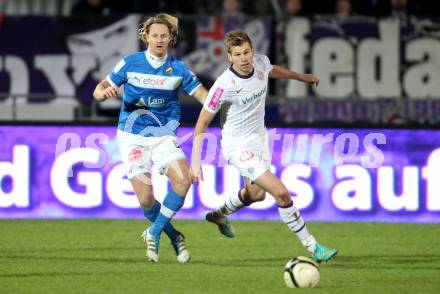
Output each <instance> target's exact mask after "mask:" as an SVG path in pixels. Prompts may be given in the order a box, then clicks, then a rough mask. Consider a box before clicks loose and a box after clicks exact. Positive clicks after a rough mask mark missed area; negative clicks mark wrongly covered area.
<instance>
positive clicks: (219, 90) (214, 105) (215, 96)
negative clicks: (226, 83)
mask: <svg viewBox="0 0 440 294" xmlns="http://www.w3.org/2000/svg"><path fill="white" fill-rule="evenodd" d="M223 91H224V89H222V88H220V87H218V88H217V89H216V90H215V92H214V94H213V95H212V99H211V101H210V102H209V109H211V110H215V109H216V108H217V105H218V101H219V100H220V97H221V96H222V94H223Z"/></svg>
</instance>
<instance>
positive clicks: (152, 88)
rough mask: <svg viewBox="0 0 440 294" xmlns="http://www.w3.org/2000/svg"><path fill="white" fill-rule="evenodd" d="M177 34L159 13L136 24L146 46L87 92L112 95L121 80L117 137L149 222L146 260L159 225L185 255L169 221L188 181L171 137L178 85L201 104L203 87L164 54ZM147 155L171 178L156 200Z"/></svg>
mask: <svg viewBox="0 0 440 294" xmlns="http://www.w3.org/2000/svg"><path fill="white" fill-rule="evenodd" d="M177 34H178V19H177V18H176V17H174V16H171V15H169V14H166V13H159V14H157V15H155V16H153V17H150V18H148V19H147V20H146V21H145V22H144V23H143V24H142V26H141V28H140V30H139V38H140V39H141V40H142V41H143V42H144V43H145V44H146V45H147V50H146V51H141V52H136V53H133V54H131V55H128V56H125V57H124V58H123V59H121V60H120V61H119V62H118V63H117V64H116V65H115V67H114V68H113V70H112V72H111V73H110V74H109V75H108V76H107V77H106V78H105V79H104V80H102V81H101V82H100V83H99V84H98V85H97V86H96V89H95V91H94V93H93V96H94V97H95V99H96V100H98V101H102V100H105V99H107V98H112V97H116V96H118V95H119V93H120V89H119V88H120V87H121V86H124V91H123V97H122V106H121V112H120V116H119V123H118V130H117V140H118V145H119V149H120V152H121V156H122V160H123V162H124V165H125V167H126V169H127V177H128V179H129V180H130V182H131V184H132V186H133V189H134V192H135V193H136V196H137V198H138V200H139V203H140V205H141V207H142V208H143V211H144V215H145V217H146V218H147V219H148V220H149V221H150V222H151V223H152V225H151V227H150V228H148V229H146V230H145V231H144V233H143V234H142V237H143V239H144V241H145V243H146V245H147V258H148V260H149V261H151V262H158V261H159V253H158V252H159V243H160V236H161V232H162V231H164V232H165V233H166V234H167V235H168V237H169V238H170V240H171V244H172V246H173V247H174V250H175V252H176V256H177V260H178V262H181V263H185V262H188V261H189V260H190V254H189V251H188V249H187V247H186V245H185V237H184V236H183V234H182V233H180V232H179V231H177V230H176V229H175V228H174V227H173V225H172V224H171V219H172V218H173V217H174V215H175V214H176V213H177V211H179V209H180V208H181V207H182V206H183V203H184V200H185V195H186V193H187V192H188V190H189V188H190V186H191V176H190V173H189V166H188V163H187V160H186V156H185V154H184V153H183V151H182V149H181V148H180V146H179V142H178V141H177V139H176V128H177V126H178V125H179V118H180V111H181V108H180V103H179V97H178V91H179V89H180V88H182V89H183V90H184V91H185V92H186V93H188V94H189V95H192V96H194V97H195V98H196V99H197V100H198V101H199V102H200V103H202V104H203V102H204V100H205V98H206V96H207V94H208V92H207V90H206V89H205V88H204V87H203V86H202V84H201V83H200V81H199V80H198V78H197V77H196V76H195V75H194V74H193V73H192V72H191V71H190V70H189V69H188V66H187V65H186V64H185V63H184V62H183V61H180V60H176V59H174V58H173V57H172V56H169V55H168V48H169V46H172V45H174V44H175V42H176V38H177ZM151 161H153V162H154V164H155V165H156V166H158V167H159V170H160V172H161V173H162V174H165V175H166V176H167V177H168V178H169V180H170V182H171V187H172V189H171V191H170V192H169V193H168V194H167V195H166V196H165V199H164V201H163V203H162V204H160V203H159V202H158V201H157V200H156V199H155V198H154V192H153V186H152V184H151Z"/></svg>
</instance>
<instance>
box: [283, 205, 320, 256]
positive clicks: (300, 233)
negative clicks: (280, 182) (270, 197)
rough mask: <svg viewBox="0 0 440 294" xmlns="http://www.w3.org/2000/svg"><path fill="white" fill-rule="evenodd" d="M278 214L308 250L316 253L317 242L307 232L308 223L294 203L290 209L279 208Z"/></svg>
mask: <svg viewBox="0 0 440 294" xmlns="http://www.w3.org/2000/svg"><path fill="white" fill-rule="evenodd" d="M278 212H279V213H280V216H281V219H282V220H283V222H284V223H285V224H286V225H287V226H288V227H289V229H290V230H291V231H292V232H294V233H295V235H296V236H297V237H298V238H299V239H300V240H301V242H302V244H303V245H304V246H305V247H307V250H308V251H310V252H312V253H313V252H314V251H315V245H316V240H315V238H314V237H313V236H312V235H310V233H309V232H308V231H307V227H306V223H305V221H304V219H303V218H302V216H301V213H300V212H299V210H298V209H297V208H296V207H295V206H294V205H293V203H292V205H291V206H289V207H278Z"/></svg>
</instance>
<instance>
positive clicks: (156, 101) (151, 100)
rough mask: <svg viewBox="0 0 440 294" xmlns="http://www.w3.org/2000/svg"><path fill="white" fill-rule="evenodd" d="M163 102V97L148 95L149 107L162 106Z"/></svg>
mask: <svg viewBox="0 0 440 294" xmlns="http://www.w3.org/2000/svg"><path fill="white" fill-rule="evenodd" d="M164 104H165V99H164V98H151V97H148V106H150V107H158V106H163V105H164Z"/></svg>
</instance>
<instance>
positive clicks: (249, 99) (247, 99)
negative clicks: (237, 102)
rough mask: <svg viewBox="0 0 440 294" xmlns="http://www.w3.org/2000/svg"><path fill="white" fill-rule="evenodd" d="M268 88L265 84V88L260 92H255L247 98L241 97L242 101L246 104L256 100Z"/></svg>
mask: <svg viewBox="0 0 440 294" xmlns="http://www.w3.org/2000/svg"><path fill="white" fill-rule="evenodd" d="M266 88H267V86H265V87H264V89H263V90H261V91H260V92H257V93H254V94H252V96H250V97H246V98H243V99H241V102H243V104H244V105H246V104H248V103H250V102H252V101H254V100H255V99H257V98H260V97H261V96H262V95H263V94H264V93H265V92H266Z"/></svg>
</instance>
